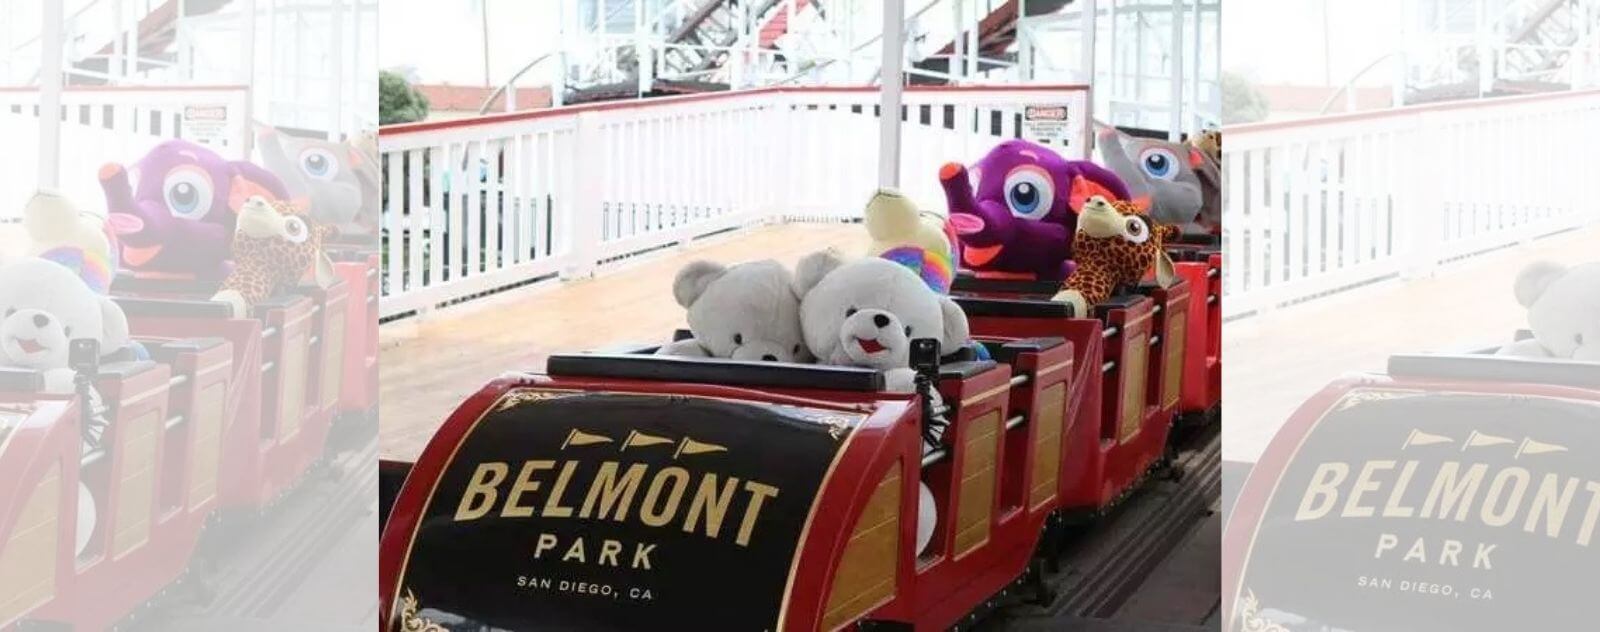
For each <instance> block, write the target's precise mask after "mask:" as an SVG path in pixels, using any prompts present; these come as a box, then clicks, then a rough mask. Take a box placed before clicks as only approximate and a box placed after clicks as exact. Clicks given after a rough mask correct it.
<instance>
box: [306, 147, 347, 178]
mask: <svg viewBox="0 0 1600 632" xmlns="http://www.w3.org/2000/svg"><path fill="white" fill-rule="evenodd" d="M300 170H301V171H304V172H306V175H308V176H311V177H313V178H316V179H318V180H332V179H333V178H334V176H337V175H339V162H338V160H335V159H334V157H333V152H330V151H328V150H326V149H321V148H318V147H313V148H311V149H307V150H305V151H302V152H300Z"/></svg>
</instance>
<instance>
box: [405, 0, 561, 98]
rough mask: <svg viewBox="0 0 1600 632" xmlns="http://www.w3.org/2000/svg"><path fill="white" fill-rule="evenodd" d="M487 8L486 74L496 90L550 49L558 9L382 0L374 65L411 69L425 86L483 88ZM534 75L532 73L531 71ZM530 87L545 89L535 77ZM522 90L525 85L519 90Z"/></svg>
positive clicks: (477, 0) (506, 0)
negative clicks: (484, 14)
mask: <svg viewBox="0 0 1600 632" xmlns="http://www.w3.org/2000/svg"><path fill="white" fill-rule="evenodd" d="M485 2H487V3H488V11H489V73H490V77H492V78H493V81H492V82H491V83H493V84H495V85H499V84H500V83H501V82H503V81H505V80H506V79H508V78H509V77H510V75H511V73H513V72H516V71H517V70H518V69H520V68H522V66H523V65H524V64H527V63H528V62H530V61H532V60H533V58H535V57H537V56H539V55H541V54H543V53H545V52H548V51H550V50H552V49H554V48H555V43H556V41H555V40H556V35H557V33H558V32H559V30H558V29H557V28H556V26H557V21H558V14H557V7H558V5H559V3H557V2H549V1H545V0H540V1H538V2H530V1H528V0H383V5H382V10H381V11H379V15H378V22H379V32H380V33H382V34H383V36H382V37H380V38H379V43H378V49H379V50H378V65H379V66H380V67H382V68H394V67H399V66H410V67H414V68H415V69H416V71H417V74H418V75H419V77H420V78H421V80H422V81H423V82H425V83H452V84H456V85H483V39H482V34H483V22H482V17H481V14H480V13H479V11H480V9H481V8H482V7H483V6H484V3H485ZM536 72H537V71H536ZM528 83H533V84H542V83H547V79H546V78H545V77H539V78H536V79H534V80H533V81H531V82H528ZM524 85H526V84H524Z"/></svg>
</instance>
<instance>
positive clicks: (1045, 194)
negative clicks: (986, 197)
mask: <svg viewBox="0 0 1600 632" xmlns="http://www.w3.org/2000/svg"><path fill="white" fill-rule="evenodd" d="M1005 195H1006V208H1009V209H1011V214H1012V215H1015V216H1017V217H1020V218H1022V219H1026V220H1034V221H1037V220H1039V219H1042V218H1043V217H1044V216H1045V215H1046V214H1048V213H1049V212H1050V205H1051V204H1053V203H1054V202H1055V196H1056V193H1055V188H1054V187H1053V186H1052V185H1051V184H1050V174H1048V173H1045V172H1044V170H1043V169H1040V168H1039V167H1037V166H1035V165H1022V166H1020V167H1017V168H1016V169H1013V170H1011V173H1010V174H1008V175H1006V183H1005Z"/></svg>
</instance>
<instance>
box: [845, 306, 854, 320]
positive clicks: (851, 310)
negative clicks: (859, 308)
mask: <svg viewBox="0 0 1600 632" xmlns="http://www.w3.org/2000/svg"><path fill="white" fill-rule="evenodd" d="M855 315H856V308H854V307H851V308H849V309H846V310H844V317H845V318H849V317H851V316H855Z"/></svg>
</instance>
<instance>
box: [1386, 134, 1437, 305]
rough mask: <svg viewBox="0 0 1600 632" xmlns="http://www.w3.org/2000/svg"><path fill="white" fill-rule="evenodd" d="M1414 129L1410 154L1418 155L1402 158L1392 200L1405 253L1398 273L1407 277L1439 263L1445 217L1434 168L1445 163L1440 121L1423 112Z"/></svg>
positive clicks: (1429, 270)
mask: <svg viewBox="0 0 1600 632" xmlns="http://www.w3.org/2000/svg"><path fill="white" fill-rule="evenodd" d="M1415 130H1416V132H1415V133H1414V134H1413V138H1412V143H1413V147H1414V149H1413V150H1412V152H1411V154H1412V155H1415V156H1416V157H1417V159H1416V160H1406V161H1402V162H1403V163H1404V164H1405V168H1404V169H1403V170H1402V173H1401V174H1400V178H1399V180H1398V182H1399V184H1400V186H1399V187H1397V188H1398V189H1399V191H1398V192H1397V197H1398V200H1397V201H1396V204H1395V208H1396V210H1397V211H1398V212H1399V213H1400V214H1401V218H1402V219H1401V220H1400V221H1398V222H1396V224H1398V225H1399V226H1400V227H1402V230H1403V231H1404V232H1403V233H1402V234H1403V235H1404V237H1403V239H1402V240H1401V241H1400V244H1401V247H1402V249H1403V250H1402V252H1405V253H1406V256H1405V259H1404V261H1403V262H1402V263H1401V271H1400V274H1401V277H1402V278H1406V279H1422V278H1428V277H1431V276H1433V273H1434V271H1435V269H1437V268H1438V266H1439V246H1440V244H1439V241H1440V235H1441V232H1442V231H1443V230H1444V222H1445V220H1446V211H1445V204H1444V202H1443V201H1442V200H1441V195H1442V194H1443V193H1444V189H1443V185H1442V180H1443V178H1442V175H1443V174H1441V173H1440V172H1439V170H1438V169H1436V168H1435V166H1436V165H1440V164H1444V163H1443V162H1441V160H1442V159H1443V158H1444V156H1443V155H1442V154H1443V152H1444V151H1445V148H1444V146H1443V142H1442V141H1443V138H1441V136H1442V133H1441V132H1440V130H1439V122H1438V120H1437V118H1436V117H1435V116H1434V115H1433V114H1431V113H1428V112H1423V113H1420V114H1418V115H1417V116H1416V126H1415Z"/></svg>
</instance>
